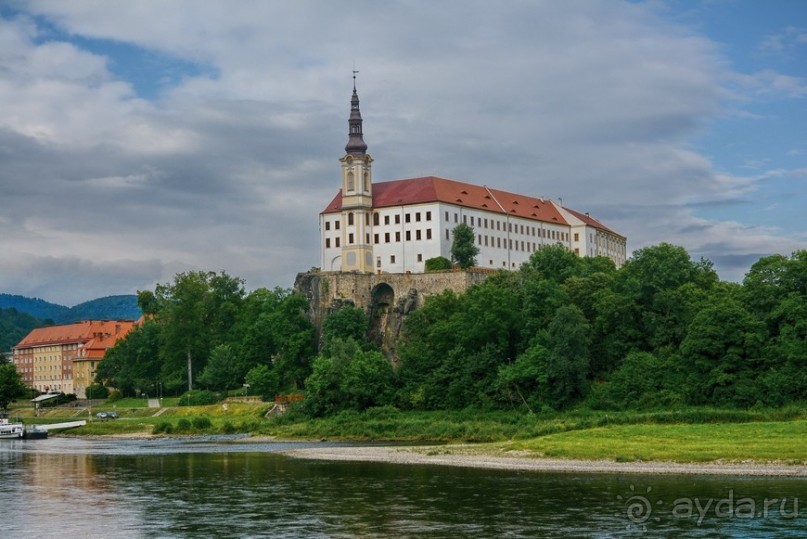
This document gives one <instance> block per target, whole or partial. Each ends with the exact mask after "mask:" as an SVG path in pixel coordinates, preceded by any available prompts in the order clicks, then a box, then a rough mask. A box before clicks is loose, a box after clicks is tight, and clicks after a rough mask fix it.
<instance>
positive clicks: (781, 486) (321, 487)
mask: <svg viewBox="0 0 807 539" xmlns="http://www.w3.org/2000/svg"><path fill="white" fill-rule="evenodd" d="M295 445H300V444H295ZM285 448H288V446H287V445H285V444H272V443H265V444H251V443H241V442H240V441H239V440H232V439H230V440H221V439H216V440H211V439H202V440H196V441H177V440H147V441H131V440H126V441H106V440H105V441H88V440H74V439H59V438H53V439H50V440H43V441H37V442H11V443H9V444H3V445H0V466H2V468H1V469H0V478H1V479H2V485H3V488H2V489H0V506H2V507H3V508H4V509H5V511H4V512H5V513H6V514H7V515H14V516H15V518H14V519H12V522H11V528H10V529H8V528H7V529H6V530H4V532H6V531H7V532H9V535H8V536H9V537H34V536H38V537H43V536H44V537H50V536H77V537H81V536H88V535H99V536H104V537H112V538H114V537H155V538H156V537H161V538H162V537H389V536H395V537H424V536H428V537H457V536H460V537H469V536H478V537H558V538H559V537H602V538H606V537H639V536H643V537H673V536H680V537H684V536H686V537H803V536H805V534H807V509H805V507H801V508H800V509H801V511H800V513H799V514H798V516H795V517H794V518H783V515H782V514H779V512H778V509H776V508H774V509H776V510H772V511H771V513H770V514H768V515H766V516H765V518H762V516H761V515H760V517H757V518H739V517H737V516H736V515H734V516H732V517H721V516H720V514H719V513H715V506H716V504H717V503H718V502H720V501H723V502H724V503H723V506H722V507H723V508H725V507H727V503H726V500H728V499H729V495H731V499H732V500H733V503H735V505H736V503H737V501H738V500H740V499H752V500H754V501H755V503H757V504H760V505H759V506H758V507H759V509H761V508H762V505H761V504H762V502H763V501H764V499H766V498H769V499H771V498H777V499H782V498H788V499H789V500H791V501H792V500H794V499H795V498H798V497H800V496H801V497H804V498H805V499H807V489H805V487H806V486H807V480H805V479H781V478H767V479H766V478H754V479H744V478H738V477H691V476H619V475H608V474H551V473H533V472H512V473H506V472H502V471H489V470H475V469H464V468H446V467H434V466H395V465H384V464H377V463H348V462H318V461H302V460H294V459H289V458H285V457H283V456H281V455H277V454H276V452H277V451H279V450H281V449H285ZM648 489H649V490H648ZM682 499H690V500H692V501H693V502H694V500H697V503H698V504H699V505H698V506H699V507H701V508H703V507H706V505H707V503H708V502H709V500H711V504H710V505H709V511H707V512H706V514H705V515H704V518H702V519H701V520H700V522H698V519H697V516H698V515H694V516H695V517H696V518H684V517H683V516H682V515H675V514H674V513H673V509H674V508H675V507H676V505H675V503H674V502H675V501H676V500H682ZM637 502H642V503H639V504H638V505H635V504H637ZM643 502H647V504H643ZM632 504H633V505H635V507H637V508H639V509H642V508H645V509H646V508H647V507H649V510H648V511H645V513H641V512H639V513H635V512H634V513H629V510H630V508H631V507H633V505H632ZM805 504H807V501H806V502H805ZM787 508H788V509H789V510H791V512H792V509H793V505H792V503H791V505H789V506H788V507H787ZM784 516H787V513H785V514H784ZM3 537H6V535H5V533H4V534H3Z"/></svg>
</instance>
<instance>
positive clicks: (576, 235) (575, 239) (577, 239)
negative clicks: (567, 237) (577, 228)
mask: <svg viewBox="0 0 807 539" xmlns="http://www.w3.org/2000/svg"><path fill="white" fill-rule="evenodd" d="M574 241H580V234H578V233H577V232H575V233H574Z"/></svg>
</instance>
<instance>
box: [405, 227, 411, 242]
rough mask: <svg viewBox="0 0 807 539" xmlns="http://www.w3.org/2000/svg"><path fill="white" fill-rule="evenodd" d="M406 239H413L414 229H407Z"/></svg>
mask: <svg viewBox="0 0 807 539" xmlns="http://www.w3.org/2000/svg"><path fill="white" fill-rule="evenodd" d="M406 241H412V231H411V230H407V231H406Z"/></svg>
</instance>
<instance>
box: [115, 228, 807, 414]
mask: <svg viewBox="0 0 807 539" xmlns="http://www.w3.org/2000/svg"><path fill="white" fill-rule="evenodd" d="M139 301H140V304H141V306H142V307H143V310H144V311H145V312H146V313H149V314H151V315H153V317H152V318H151V319H150V320H149V321H148V322H146V323H145V324H144V325H143V326H142V327H140V328H138V329H137V330H135V331H133V332H132V333H130V335H129V336H128V337H127V338H126V339H125V340H124V341H122V342H121V343H120V344H119V345H118V346H117V347H115V348H114V349H113V350H112V351H111V352H110V354H109V356H108V359H107V360H105V361H104V362H103V363H102V364H101V367H100V369H99V377H100V378H101V379H105V380H108V382H109V383H110V385H112V386H114V387H117V388H119V389H121V390H123V391H124V392H125V393H129V394H136V393H137V392H138V391H144V390H146V391H147V392H149V393H151V392H152V391H154V388H156V387H157V385H158V384H160V385H161V386H162V387H163V388H164V389H166V390H168V391H175V392H181V391H182V390H183V387H184V386H185V384H186V383H187V382H186V380H187V360H188V356H190V357H191V361H192V372H193V374H194V381H195V385H196V387H200V386H201V387H204V388H207V389H210V390H214V391H219V390H225V389H238V388H241V387H242V386H243V384H244V383H248V384H249V386H250V391H251V392H256V393H259V394H263V395H265V396H268V397H271V396H272V395H273V394H275V393H276V392H280V391H283V392H287V391H297V390H303V391H305V392H306V399H305V402H304V408H305V410H306V411H307V412H308V413H309V414H311V415H315V416H316V415H327V414H330V413H332V412H335V411H338V410H342V409H357V410H360V409H365V408H368V407H373V406H384V405H390V406H396V407H398V408H401V409H464V408H468V407H475V408H482V409H497V408H502V409H505V408H507V409H512V408H517V409H522V410H524V411H537V410H541V409H567V408H570V407H576V406H585V407H589V408H596V409H637V408H642V409H652V408H673V407H677V406H685V405H712V406H719V407H733V408H748V407H754V406H780V405H784V404H787V403H793V402H799V401H803V400H804V398H805V395H806V394H807V251H799V252H796V253H794V254H793V255H792V256H791V257H785V256H781V255H773V256H769V257H765V258H762V259H760V260H759V261H758V262H757V263H755V264H754V265H753V267H752V268H751V270H750V272H749V273H748V275H747V276H746V278H745V280H744V281H743V283H742V284H737V283H730V282H721V281H720V280H719V279H718V276H717V274H716V273H715V272H714V270H713V269H712V264H711V263H710V262H709V261H705V260H701V261H693V260H692V259H691V258H690V256H689V254H688V253H687V252H686V251H685V250H684V249H683V248H681V247H676V246H673V245H669V244H660V245H657V246H653V247H648V248H645V249H641V250H639V251H637V252H636V253H634V256H633V257H632V258H631V260H630V261H629V262H628V263H627V264H626V265H625V266H624V267H622V268H620V269H619V270H617V269H615V268H614V266H613V264H612V263H611V262H610V261H609V260H608V259H605V258H579V257H577V256H575V255H573V254H572V253H569V252H568V251H567V250H565V249H564V248H563V247H561V246H557V247H550V248H545V249H543V250H541V251H539V252H537V253H535V254H534V255H533V256H532V258H531V260H530V261H529V262H528V263H527V264H525V265H524V266H523V267H522V268H521V269H520V270H519V271H515V272H500V273H498V274H495V275H493V276H491V277H490V278H489V279H488V280H487V281H486V282H485V283H483V284H481V285H478V286H475V287H474V288H472V289H470V290H469V291H468V292H467V293H465V294H463V295H456V294H454V293H451V292H445V293H443V294H441V295H438V296H435V297H431V298H430V299H429V300H428V301H427V302H426V304H425V305H424V306H423V307H422V308H421V309H419V310H417V311H415V312H414V313H412V314H411V315H410V316H409V319H408V320H407V324H406V327H405V336H404V340H403V342H401V343H400V346H399V350H400V355H401V360H400V364H399V365H398V366H397V368H393V366H392V365H391V364H390V363H389V362H388V361H387V360H386V359H385V358H384V357H383V356H382V355H381V353H380V351H379V350H378V348H377V346H376V345H375V344H374V343H372V342H368V341H367V340H366V335H367V329H368V321H367V319H366V317H365V315H364V313H363V311H362V310H361V309H358V308H355V307H350V306H348V307H344V308H342V309H340V310H339V311H336V312H334V313H332V314H331V316H330V317H329V318H327V319H326V321H325V323H324V327H323V332H322V333H323V334H322V338H321V342H320V343H313V342H312V337H313V334H314V331H313V328H312V327H311V324H310V323H309V321H308V320H307V319H306V318H305V316H304V312H305V309H306V308H307V305H306V302H305V300H304V298H303V297H301V296H299V295H296V294H292V293H290V292H289V291H285V290H280V289H276V290H274V291H269V290H265V289H259V290H256V291H254V292H252V293H250V294H246V293H245V291H244V288H243V281H242V280H240V279H238V278H234V277H230V276H228V275H227V274H225V273H221V274H216V273H201V272H192V273H185V274H180V275H177V276H176V278H175V280H174V282H173V283H169V284H165V285H159V286H158V287H157V288H156V289H155V291H154V292H142V293H141V294H140V296H139ZM317 345H318V347H319V348H320V351H319V352H318V353H317V352H316V348H317Z"/></svg>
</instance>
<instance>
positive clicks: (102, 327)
mask: <svg viewBox="0 0 807 539" xmlns="http://www.w3.org/2000/svg"><path fill="white" fill-rule="evenodd" d="M135 324H136V323H135V322H134V321H132V320H85V321H84V322H76V323H74V324H64V325H61V326H49V327H44V328H36V329H34V330H32V331H31V332H30V333H29V334H28V335H26V336H25V338H24V339H23V340H22V341H20V342H19V344H17V346H15V347H14V348H29V347H36V346H50V345H61V344H73V343H79V344H85V343H91V348H92V349H98V350H106V349H107V348H112V347H113V346H114V345H115V342H116V341H117V340H118V339H120V338H123V337H124V336H125V335H126V334H127V333H129V331H131V330H132V328H133V327H134V326H135ZM86 347H87V346H86V344H85V348H86ZM88 350H89V348H88ZM101 355H102V356H103V353H102V354H101Z"/></svg>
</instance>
